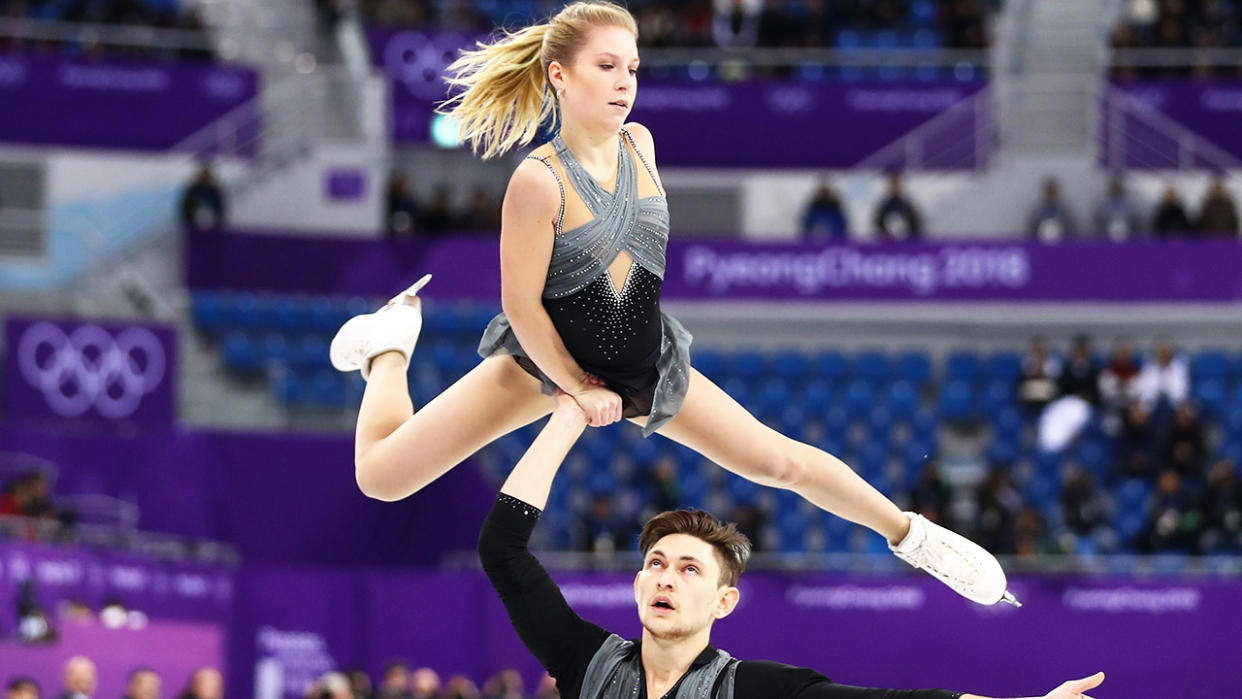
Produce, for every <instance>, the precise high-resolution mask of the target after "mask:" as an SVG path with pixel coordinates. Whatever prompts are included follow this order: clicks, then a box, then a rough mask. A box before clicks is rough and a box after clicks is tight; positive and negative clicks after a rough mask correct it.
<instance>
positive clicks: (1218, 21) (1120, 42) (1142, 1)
mask: <svg viewBox="0 0 1242 699" xmlns="http://www.w3.org/2000/svg"><path fill="white" fill-rule="evenodd" d="M1239 17H1240V15H1239V14H1238V6H1237V2H1236V1H1235V0H1127V1H1126V2H1124V3H1123V4H1122V12H1121V16H1120V17H1119V18H1118V22H1117V24H1116V26H1114V28H1113V32H1112V37H1111V42H1110V43H1111V44H1112V47H1113V48H1114V49H1140V48H1157V49H1187V48H1196V49H1218V48H1230V47H1237V46H1239V45H1240V44H1242V21H1240V20H1239ZM1118 63H1119V65H1114V67H1113V69H1112V72H1113V76H1114V77H1117V78H1122V79H1129V78H1148V77H1159V76H1186V75H1193V76H1194V77H1198V78H1216V77H1229V76H1237V75H1239V73H1240V71H1242V66H1239V65H1236V64H1234V63H1228V62H1224V61H1220V60H1216V61H1213V60H1209V59H1208V57H1206V56H1203V55H1202V54H1201V55H1200V56H1199V57H1197V58H1196V59H1195V60H1193V61H1179V62H1177V64H1171V65H1166V66H1161V65H1154V64H1143V65H1130V64H1129V62H1118Z"/></svg>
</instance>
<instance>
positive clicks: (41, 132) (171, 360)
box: [0, 0, 1242, 699]
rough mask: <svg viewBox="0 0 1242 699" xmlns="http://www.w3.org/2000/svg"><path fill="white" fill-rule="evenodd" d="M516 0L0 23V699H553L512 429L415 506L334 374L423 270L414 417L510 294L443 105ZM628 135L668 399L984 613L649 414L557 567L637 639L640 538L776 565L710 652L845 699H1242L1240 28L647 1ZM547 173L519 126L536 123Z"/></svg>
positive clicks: (559, 528)
mask: <svg viewBox="0 0 1242 699" xmlns="http://www.w3.org/2000/svg"><path fill="white" fill-rule="evenodd" d="M559 7H560V3H555V2H543V1H541V0H486V1H479V2H474V3H467V2H458V1H457V0H359V1H356V2H355V1H351V0H316V1H314V2H312V1H311V0H0V314H3V316H4V323H3V344H2V345H0V347H2V350H0V351H2V353H3V360H4V374H3V383H2V384H0V386H2V388H0V391H2V393H0V399H2V405H3V412H2V414H0V487H3V494H2V495H0V534H2V536H3V539H0V681H2V682H3V683H4V686H5V688H6V689H7V691H8V692H9V694H8V695H7V696H10V697H30V696H40V695H39V694H37V693H36V694H31V693H24V694H23V693H22V692H28V689H27V688H28V687H30V686H31V685H24V684H22V678H28V679H29V680H31V681H32V682H34V683H36V684H37V685H38V686H39V687H41V692H42V694H41V696H52V695H56V696H59V695H60V694H61V692H62V691H68V692H79V693H81V694H82V695H86V696H101V697H108V696H120V695H122V693H126V695H127V696H130V697H132V698H133V699H150V698H151V697H161V696H179V697H180V696H184V697H193V698H195V699H213V698H215V697H219V696H221V695H222V694H227V695H228V696H231V697H263V698H265V699H274V698H278V697H304V696H310V697H321V696H322V697H333V698H334V699H345V698H361V697H384V698H397V697H401V698H404V697H441V696H442V697H478V696H486V697H503V698H505V699H514V698H516V697H534V696H539V697H550V696H555V688H554V687H553V686H550V684H549V683H548V682H547V681H546V679H545V678H544V677H543V674H542V670H541V669H540V668H539V667H538V664H537V663H536V662H535V661H534V660H533V658H531V657H530V655H529V653H528V652H527V651H525V649H523V648H522V646H521V645H520V644H519V642H518V640H517V638H516V636H515V635H514V633H513V632H512V629H511V628H510V626H509V624H508V621H507V619H506V618H505V616H504V611H503V609H502V608H501V607H500V605H499V603H498V602H497V601H496V599H495V595H494V593H493V592H492V590H491V588H490V587H489V586H488V584H487V582H486V580H485V578H483V576H482V574H481V572H480V571H479V570H478V564H477V557H476V555H475V554H474V550H473V547H474V542H475V538H476V536H477V533H478V527H479V524H480V523H481V520H482V517H483V515H484V514H485V513H486V511H487V508H488V507H489V506H490V503H491V501H492V499H493V497H494V494H495V492H496V490H497V489H498V488H499V485H500V483H501V482H502V480H503V478H504V476H505V475H506V474H507V473H508V470H509V468H510V467H511V466H512V464H513V463H515V462H516V460H517V458H518V457H519V456H520V455H521V453H522V452H523V450H524V449H525V447H526V446H527V445H528V444H529V443H530V441H531V439H532V438H533V435H534V434H535V433H536V432H537V430H538V427H539V424H536V425H532V426H530V427H528V428H525V429H523V430H520V431H518V432H516V433H514V434H511V435H509V436H507V437H505V438H503V439H501V440H499V441H498V442H496V443H495V444H493V445H490V446H489V447H487V448H485V449H484V450H482V451H481V452H480V453H478V454H477V455H476V456H475V457H473V458H471V459H469V460H468V461H467V462H465V463H464V464H462V465H461V466H459V467H457V468H456V469H454V470H453V471H452V472H450V473H449V474H448V475H446V476H445V477H443V478H442V479H440V481H438V482H437V483H435V484H433V485H432V486H431V487H429V488H427V489H426V490H425V491H423V492H421V493H419V494H417V495H415V496H413V497H410V498H408V499H406V500H404V501H402V502H399V503H379V502H375V501H369V500H367V499H366V498H365V497H364V496H362V495H361V493H360V492H359V491H358V489H357V487H356V485H355V483H354V479H353V474H352V462H353V452H352V442H353V439H352V433H351V430H352V427H353V424H354V420H355V417H356V412H357V406H358V403H359V400H360V397H361V394H362V390H363V383H362V381H361V379H360V377H358V376H357V375H356V374H354V375H349V376H345V375H341V374H339V373H336V372H334V371H333V370H332V369H331V367H330V365H329V363H328V356H327V347H328V342H329V340H330V339H331V337H332V335H333V334H334V332H335V331H336V329H337V328H338V327H339V326H340V324H341V323H342V322H343V321H344V320H345V319H347V318H348V317H350V316H351V315H353V314H356V313H361V312H366V311H369V310H372V309H374V308H375V307H376V306H377V305H378V304H380V303H382V302H383V301H384V300H385V299H387V298H388V297H390V296H391V295H392V294H393V293H395V292H396V291H398V290H399V289H402V288H404V287H405V286H406V285H408V284H409V283H410V282H411V281H413V280H415V279H417V278H418V277H419V276H421V275H422V274H424V273H428V272H431V273H433V274H434V275H435V280H434V281H433V282H432V283H431V285H430V286H429V287H428V288H427V289H426V291H425V294H424V299H425V301H424V317H425V324H424V328H423V333H422V338H421V342H420V344H419V346H418V348H417V349H416V351H415V354H414V357H413V362H412V364H411V367H410V372H409V382H410V388H411V391H412V393H413V396H414V399H415V405H421V404H423V403H425V402H426V401H428V400H429V399H430V398H431V397H433V396H434V395H436V394H437V393H438V392H439V391H441V390H442V389H443V388H444V387H445V386H447V385H448V384H450V383H451V382H452V381H454V380H456V379H457V378H458V377H460V376H461V375H462V374H464V373H465V372H466V371H468V370H469V369H470V368H471V367H472V366H474V365H475V364H476V363H477V362H478V357H477V355H476V354H475V348H476V346H477V343H478V340H479V336H480V333H481V332H482V329H483V327H484V326H485V324H486V322H487V320H488V319H489V318H490V317H491V316H492V314H494V313H495V312H497V310H498V308H499V290H500V282H499V265H498V261H497V238H498V225H499V223H498V222H499V202H500V199H501V197H502V195H503V191H504V187H505V184H506V182H507V180H508V177H509V174H510V173H511V171H512V169H513V167H514V166H515V164H516V162H517V161H518V159H519V158H520V157H521V155H522V154H520V153H518V154H513V155H511V156H507V157H504V158H501V159H498V160H496V161H492V162H486V163H485V162H482V161H480V160H478V159H476V158H474V157H472V156H471V155H470V154H469V151H468V150H467V149H463V148H461V147H459V146H458V144H457V137H456V133H455V131H454V128H453V125H452V124H451V123H449V122H446V121H444V120H443V119H441V118H439V117H436V116H435V115H434V114H433V111H432V107H433V105H434V104H435V102H436V101H438V100H440V99H442V98H443V97H444V85H443V82H442V79H441V78H442V72H443V69H444V67H445V66H446V65H447V64H448V62H450V61H451V60H452V59H453V58H454V57H455V56H456V52H457V50H458V49H460V48H463V47H469V46H472V45H473V44H472V42H474V41H475V40H478V39H481V38H485V37H486V36H487V35H488V34H489V33H490V32H491V31H493V30H494V28H496V27H497V26H505V27H510V28H516V27H519V26H522V25H525V24H527V23H529V22H531V21H533V20H535V19H536V18H540V17H545V16H547V15H548V14H549V13H551V12H555V11H556V10H557V9H558V8H559ZM629 7H630V9H631V10H632V11H633V13H634V14H635V16H636V17H637V19H638V23H639V26H640V30H641V36H640V39H639V45H640V51H641V54H642V69H641V71H640V85H641V89H640V90H639V93H638V98H637V100H636V105H635V108H634V113H633V119H634V120H636V121H640V122H642V123H644V124H645V125H647V126H648V127H649V128H650V129H651V131H652V132H653V134H654V135H655V139H656V143H657V147H658V160H659V166H660V172H661V176H662V179H663V181H664V184H665V185H666V187H667V190H668V198H669V202H670V210H671V213H672V241H671V242H670V244H669V250H668V270H667V274H666V277H665V279H664V299H665V306H666V309H667V310H669V311H670V312H671V313H673V314H674V315H676V316H677V317H678V318H679V319H680V320H682V321H683V323H684V324H685V325H686V326H687V328H688V329H689V330H690V331H691V332H692V333H693V334H694V336H695V340H694V345H693V348H692V363H693V364H694V365H695V366H696V367H697V368H698V369H700V370H701V371H702V372H703V373H704V374H706V375H707V376H709V377H711V378H712V379H714V380H715V381H717V382H718V383H720V384H721V385H722V386H723V387H724V388H725V390H727V391H728V392H729V393H730V394H731V395H732V396H734V397H735V398H737V399H738V400H739V401H740V402H742V403H743V404H745V405H746V406H747V407H748V408H750V409H751V410H752V411H753V412H754V413H755V414H756V415H757V416H758V417H759V418H760V419H762V420H764V421H765V422H767V423H769V424H771V425H773V426H774V427H776V428H777V429H779V430H780V431H782V432H783V433H785V434H787V435H790V436H792V437H795V438H798V439H801V440H804V441H806V442H809V443H812V444H815V445H818V446H820V447H822V448H824V449H826V450H828V451H830V452H832V453H834V454H837V455H839V456H841V457H842V458H843V459H845V460H846V462H847V463H849V464H850V466H851V467H853V468H855V469H856V470H858V471H859V472H860V473H861V474H862V475H863V476H864V477H865V478H866V479H867V480H868V481H870V482H871V483H872V484H874V485H875V486H876V487H877V488H879V489H880V490H881V491H883V492H884V493H886V494H887V495H889V496H890V497H891V498H893V499H894V500H895V501H896V502H897V503H898V504H899V505H900V506H902V507H903V508H906V509H915V510H918V511H920V512H922V513H923V514H925V515H926V516H928V517H929V518H931V519H934V520H936V521H939V522H941V523H943V524H945V525H947V526H950V527H953V528H955V529H956V530H958V531H961V532H963V533H966V534H967V535H969V536H971V537H972V538H974V539H975V540H976V541H978V542H979V543H981V544H983V545H984V546H986V547H987V548H989V549H990V550H992V551H994V552H996V553H998V554H1000V555H1001V556H1002V558H1003V561H1004V563H1005V565H1006V568H1007V570H1009V571H1010V573H1011V589H1013V591H1014V592H1015V593H1016V594H1017V595H1018V597H1019V598H1021V599H1022V600H1023V601H1024V602H1025V603H1026V606H1025V607H1024V608H1022V609H1020V610H1019V609H1012V608H1008V607H1005V608H999V609H997V608H990V607H988V608H985V607H978V606H974V605H971V604H970V603H969V602H966V601H964V600H962V599H961V598H958V597H957V596H956V595H954V594H953V593H952V592H951V591H949V590H947V589H946V588H944V587H943V586H941V585H940V584H939V583H937V582H935V581H934V580H932V579H931V578H929V577H927V576H925V575H924V574H922V573H917V572H915V571H912V570H910V569H908V567H906V566H905V564H903V563H901V562H899V561H897V560H896V559H895V558H894V557H892V556H891V555H890V554H889V553H888V551H887V548H886V546H885V544H884V542H883V541H882V539H881V538H880V537H879V536H877V535H874V534H872V533H871V532H869V531H867V530H864V529H863V528H860V527H857V526H854V525H852V524H850V523H848V522H846V521H844V520H841V519H838V518H835V517H832V516H828V515H825V514H824V513H822V512H820V511H818V510H816V509H815V508H813V507H811V506H810V505H809V504H808V503H806V502H804V501H802V500H801V499H800V498H798V497H797V496H795V495H793V494H792V493H790V492H785V491H780V490H770V489H763V488H759V487H757V486H755V485H753V484H751V483H750V482H748V481H745V480H742V479H740V478H737V477H734V476H732V475H731V474H729V473H727V472H725V471H724V470H723V469H721V468H720V467H718V466H716V465H715V464H712V463H710V462H708V461H705V460H704V459H703V458H702V457H700V456H698V455H697V454H695V453H693V452H691V451H688V450H686V449H683V448H681V447H679V446H677V445H675V444H673V443H672V442H670V441H668V440H666V439H664V438H662V437H659V436H656V437H652V438H651V439H645V440H644V439H642V438H641V436H640V433H639V431H638V430H637V429H636V428H635V427H633V426H632V425H628V424H626V425H617V426H612V427H609V428H605V429H592V430H588V431H587V432H586V433H585V435H584V436H583V438H582V440H581V442H580V443H579V444H578V445H577V446H576V447H575V449H574V451H573V453H572V454H571V456H570V458H569V459H568V461H567V463H566V465H565V466H564V468H563V470H562V472H561V474H560V475H559V476H558V479H557V481H556V483H555V486H554V488H553V492H552V497H551V500H550V503H549V505H548V508H547V511H546V512H545V514H544V516H543V521H542V523H541V524H540V526H539V528H538V530H537V531H536V545H537V548H538V549H539V552H540V556H541V558H542V559H543V560H544V561H545V562H546V563H547V564H548V566H549V567H550V568H552V569H553V570H554V575H555V577H556V578H557V580H558V581H559V582H561V583H562V585H563V586H564V589H565V592H566V596H567V597H568V598H569V599H570V601H571V603H572V604H574V605H575V607H576V608H577V609H578V610H579V611H580V612H581V613H582V614H583V615H584V616H586V617H587V618H589V619H591V620H593V621H597V622H598V623H601V624H605V625H607V626H608V627H609V628H611V629H613V630H615V631H617V632H619V633H622V634H623V635H626V636H637V635H639V626H638V624H637V623H636V622H637V620H636V618H635V614H634V611H633V606H632V605H633V601H632V592H631V588H630V582H631V579H632V572H631V571H633V570H634V569H635V568H636V566H637V565H638V557H637V554H636V553H635V551H634V549H635V546H636V535H637V532H638V528H639V527H640V525H641V523H642V522H643V521H644V520H645V518H646V517H648V516H650V515H651V514H654V513H655V512H658V511H660V510H663V509H667V508H673V507H701V508H706V509H708V510H710V511H711V512H713V513H715V514H716V515H718V516H720V517H723V518H728V519H732V520H735V521H737V522H739V523H740V525H741V526H742V528H743V530H744V531H746V532H747V533H748V534H749V535H750V537H751V538H752V540H753V541H754V542H755V547H756V555H755V557H754V558H753V563H752V565H751V569H750V572H748V573H747V574H746V576H745V577H744V578H743V582H742V591H743V602H742V605H741V607H740V608H739V610H738V611H737V612H736V613H735V614H734V615H733V617H731V618H730V619H728V620H727V621H725V622H722V623H720V624H718V625H717V630H716V635H715V639H714V640H715V643H716V645H717V646H719V647H723V648H726V649H728V650H729V651H730V652H732V653H733V654H734V655H737V656H739V657H743V658H753V659H758V658H767V659H773V660H779V661H783V662H789V663H796V664H801V665H807V666H811V667H814V668H817V669H819V670H821V671H823V672H824V673H825V674H827V675H828V676H830V677H832V678H833V679H835V680H837V681H840V682H845V683H849V684H857V685H872V686H886V687H905V688H910V687H929V686H940V687H948V688H953V689H959V690H964V691H971V692H975V693H982V694H988V695H991V696H1016V695H1024V696H1025V695H1031V694H1042V693H1043V692H1046V691H1048V690H1049V689H1051V688H1052V687H1054V686H1055V685H1057V684H1059V683H1060V682H1061V681H1063V680H1065V679H1069V678H1070V677H1080V676H1085V675H1087V674H1090V673H1092V672H1095V671H1096V670H1100V669H1103V670H1105V671H1107V672H1108V675H1109V678H1108V680H1107V682H1106V683H1105V685H1104V686H1103V688H1101V689H1100V690H1099V691H1098V696H1100V697H1105V696H1110V697H1123V696H1124V697H1140V696H1180V697H1224V696H1232V695H1234V694H1236V692H1237V689H1236V688H1237V686H1239V684H1240V683H1242V666H1240V665H1239V664H1238V663H1237V662H1236V657H1235V656H1236V652H1237V649H1238V648H1239V647H1242V632H1240V631H1239V630H1238V627H1237V625H1236V624H1235V623H1233V622H1232V620H1233V619H1236V618H1238V616H1239V615H1240V614H1242V578H1240V577H1239V572H1240V571H1242V564H1240V562H1242V559H1240V556H1242V486H1240V485H1239V475H1240V472H1239V466H1238V464H1239V461H1240V460H1242V335H1240V333H1239V330H1238V327H1239V325H1238V322H1239V320H1240V319H1242V312H1240V307H1239V301H1242V276H1240V275H1239V270H1242V245H1240V244H1239V241H1238V238H1239V223H1238V213H1237V206H1236V202H1237V200H1238V198H1239V196H1242V183H1240V181H1239V177H1238V175H1239V173H1242V164H1240V161H1239V159H1240V158H1242V135H1240V133H1242V132H1240V131H1239V129H1238V124H1239V123H1240V119H1242V48H1239V47H1240V46H1242V44H1240V43H1239V42H1240V39H1242V34H1240V33H1239V32H1240V31H1242V6H1239V5H1238V3H1237V0H1039V1H1036V0H1003V1H1001V0H678V1H669V2H651V1H647V0H635V1H634V2H632V3H630V5H629ZM544 137H545V138H546V134H545V136H544Z"/></svg>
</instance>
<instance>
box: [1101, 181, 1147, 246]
mask: <svg viewBox="0 0 1242 699" xmlns="http://www.w3.org/2000/svg"><path fill="white" fill-rule="evenodd" d="M1141 232H1142V225H1141V224H1140V222H1139V212H1138V207H1137V206H1135V204H1134V200H1133V199H1131V198H1130V193H1129V192H1127V191H1126V186H1125V183H1124V182H1123V181H1122V179H1121V175H1113V176H1112V178H1111V179H1110V180H1109V181H1108V194H1106V195H1105V197H1104V201H1102V202H1100V206H1099V208H1098V209H1096V212H1095V231H1094V233H1097V234H1099V235H1104V236H1106V237H1107V238H1108V239H1109V240H1115V241H1118V242H1120V241H1123V240H1130V239H1131V238H1134V237H1136V236H1138V235H1139V234H1140V233H1141Z"/></svg>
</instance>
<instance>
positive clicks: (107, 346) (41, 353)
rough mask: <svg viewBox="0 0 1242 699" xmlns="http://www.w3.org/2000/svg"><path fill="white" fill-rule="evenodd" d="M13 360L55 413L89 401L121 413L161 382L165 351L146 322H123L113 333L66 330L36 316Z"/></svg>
mask: <svg viewBox="0 0 1242 699" xmlns="http://www.w3.org/2000/svg"><path fill="white" fill-rule="evenodd" d="M17 364H18V367H19V369H20V370H21V374H22V377H23V378H25V379H26V382H27V383H28V384H30V385H31V386H32V387H34V388H35V389H37V390H38V391H40V392H41V393H42V394H43V397H44V399H45V400H46V401H47V405H48V407H49V408H50V409H51V410H52V411H53V412H55V413H56V414H57V415H61V416H63V417H78V416H80V415H82V414H84V413H85V412H86V411H87V410H89V409H91V408H92V407H93V408H94V409H95V410H96V411H97V412H98V413H99V414H100V415H102V416H103V417H106V418H111V419H121V418H126V417H129V416H130V415H133V414H134V411H135V410H137V409H138V406H139V405H140V404H141V403H142V399H143V397H144V396H146V395H147V394H148V393H150V392H152V391H154V390H155V389H156V388H157V387H159V385H160V384H161V383H162V382H163V380H164V373H165V370H166V368H167V357H166V356H165V353H164V345H163V343H162V342H160V339H159V338H158V337H156V336H155V333H153V332H151V331H150V330H147V329H146V328H126V329H125V330H122V331H120V332H119V333H117V334H116V336H115V337H114V336H113V335H112V333H110V332H108V331H107V330H105V329H103V328H101V327H99V326H98V325H82V326H79V327H77V328H75V329H74V330H73V331H71V332H69V333H66V332H65V331H64V330H62V329H61V328H59V327H58V326H56V325H53V324H51V323H47V322H40V323H35V324H34V325H31V326H30V327H29V328H27V329H26V332H25V333H23V334H22V337H21V339H20V340H19V341H18V345H17Z"/></svg>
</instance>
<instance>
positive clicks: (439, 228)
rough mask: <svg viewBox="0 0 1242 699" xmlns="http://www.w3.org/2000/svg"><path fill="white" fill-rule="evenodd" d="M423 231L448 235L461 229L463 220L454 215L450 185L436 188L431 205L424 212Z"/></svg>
mask: <svg viewBox="0 0 1242 699" xmlns="http://www.w3.org/2000/svg"><path fill="white" fill-rule="evenodd" d="M421 223H422V229H423V230H424V231H426V232H427V233H448V232H450V231H455V230H459V229H460V228H461V219H460V217H458V216H457V215H456V214H454V213H453V210H452V206H451V204H450V202H449V188H448V185H443V184H442V185H440V186H439V187H436V194H435V196H434V197H433V198H432V200H431V205H430V206H428V207H427V210H426V211H424V212H423V219H422V221H421Z"/></svg>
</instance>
